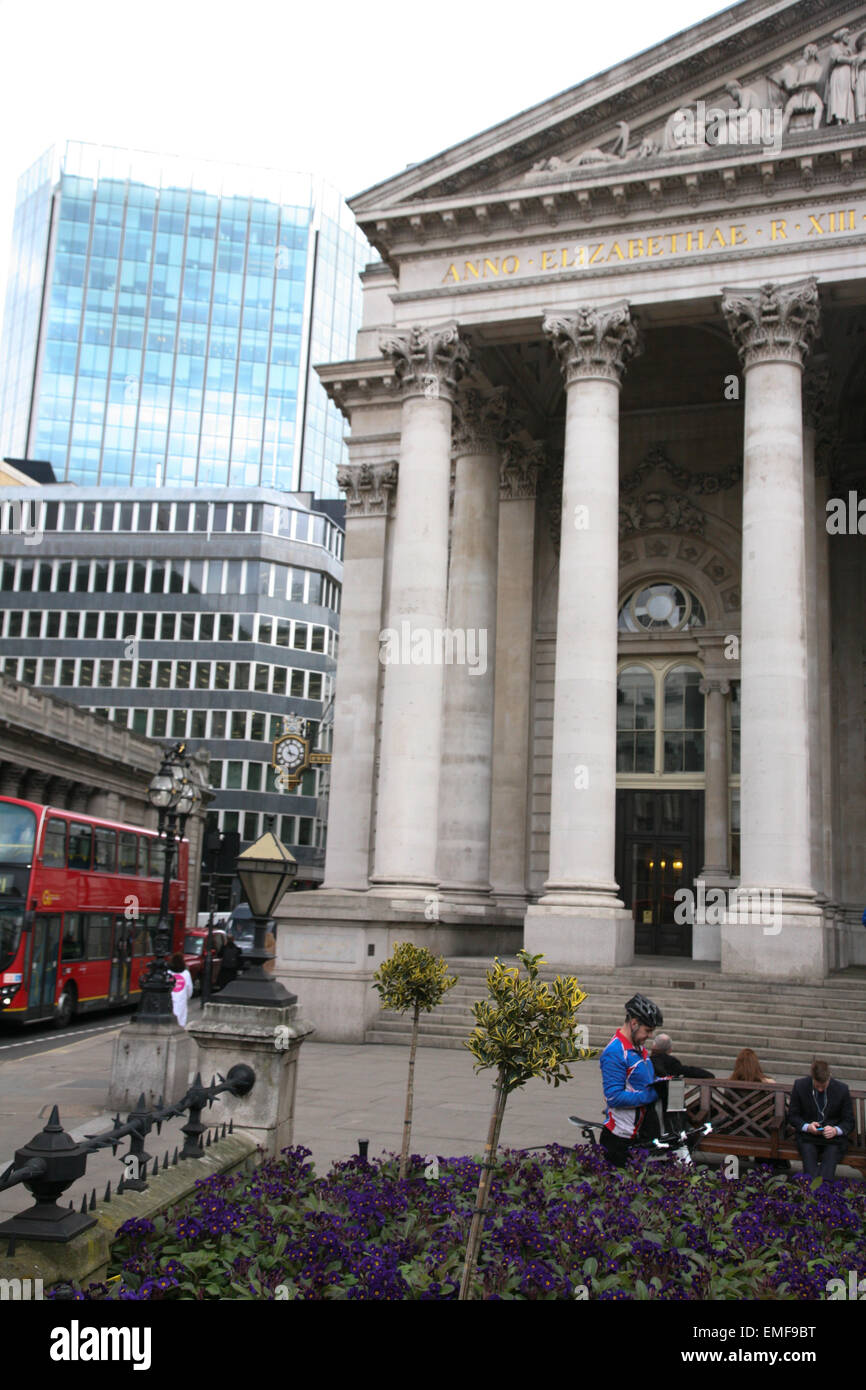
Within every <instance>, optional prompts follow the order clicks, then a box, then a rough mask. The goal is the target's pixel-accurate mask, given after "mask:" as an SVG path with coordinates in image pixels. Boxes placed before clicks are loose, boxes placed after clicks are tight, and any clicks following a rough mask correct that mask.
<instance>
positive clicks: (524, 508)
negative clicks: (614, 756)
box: [490, 441, 543, 908]
mask: <svg viewBox="0 0 866 1390" xmlns="http://www.w3.org/2000/svg"><path fill="white" fill-rule="evenodd" d="M542 458H543V454H542V448H541V446H540V445H530V446H529V447H526V446H524V445H521V444H519V443H517V442H515V441H511V442H509V443H508V444H507V445H506V448H505V455H504V459H503V466H502V475H501V485H500V493H499V582H498V585H497V613H496V647H497V651H498V652H499V653H500V660H499V661H498V662H497V664H496V689H495V696H494V707H493V788H492V798H491V803H492V804H491V812H490V822H491V826H490V881H491V885H492V890H493V893H494V896H495V898H496V901H497V902H498V903H500V904H501V905H502V906H505V907H520V908H522V907H523V906H524V905H525V903H526V894H527V867H528V865H527V856H528V848H529V827H528V814H529V767H530V738H531V729H530V721H531V707H532V652H531V650H530V643H531V641H532V634H533V631H534V623H533V579H534V570H535V492H536V486H537V481H538V470H539V467H540V465H541V462H542ZM503 654H504V659H502V658H503Z"/></svg>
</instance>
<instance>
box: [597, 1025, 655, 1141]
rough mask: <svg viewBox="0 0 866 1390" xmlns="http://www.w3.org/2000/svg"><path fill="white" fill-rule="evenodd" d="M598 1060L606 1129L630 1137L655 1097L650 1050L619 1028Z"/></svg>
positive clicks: (653, 1072)
mask: <svg viewBox="0 0 866 1390" xmlns="http://www.w3.org/2000/svg"><path fill="white" fill-rule="evenodd" d="M599 1063H600V1065H601V1083H602V1086H603V1087H604V1098H605V1101H606V1102H607V1109H608V1117H607V1123H606V1124H605V1129H607V1130H609V1131H610V1133H611V1134H616V1135H618V1136H619V1137H620V1138H622V1139H633V1138H634V1137H635V1135H636V1134H637V1132H638V1130H639V1129H640V1127H641V1124H642V1122H643V1117H644V1111H645V1109H646V1107H647V1106H648V1105H652V1104H653V1103H654V1102H655V1101H656V1100H657V1099H658V1096H657V1094H656V1090H655V1085H654V1082H655V1080H656V1074H655V1071H654V1070H653V1064H652V1062H651V1061H650V1056H649V1053H648V1052H647V1050H646V1048H645V1047H635V1045H634V1043H633V1042H632V1040H631V1038H630V1037H629V1036H628V1034H627V1033H624V1032H623V1031H622V1029H621V1028H618V1029H617V1031H616V1032H615V1033H614V1035H613V1037H612V1038H611V1040H610V1042H609V1043H608V1045H607V1047H606V1048H605V1049H604V1051H603V1052H602V1054H601V1057H600V1058H599Z"/></svg>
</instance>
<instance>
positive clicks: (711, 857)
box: [700, 680, 731, 883]
mask: <svg viewBox="0 0 866 1390" xmlns="http://www.w3.org/2000/svg"><path fill="white" fill-rule="evenodd" d="M730 689H731V687H730V684H729V682H728V681H725V680H704V681H701V684H700V691H701V694H702V695H705V696H706V709H707V729H706V736H707V741H706V759H705V763H704V769H705V777H706V790H705V792H704V867H703V868H702V869H701V878H702V879H704V880H705V881H706V882H707V883H715V882H716V880H717V879H725V880H727V879H728V877H729V876H730V872H731V867H730V863H729V855H728V835H729V830H730V827H729V824H728V821H729V816H728V721H727V696H728V694H729V692H730Z"/></svg>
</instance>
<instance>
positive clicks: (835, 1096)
mask: <svg viewBox="0 0 866 1390" xmlns="http://www.w3.org/2000/svg"><path fill="white" fill-rule="evenodd" d="M788 1124H789V1125H791V1127H792V1128H793V1130H794V1135H795V1138H796V1141H797V1148H798V1149H799V1151H800V1157H801V1159H802V1160H803V1172H804V1173H806V1174H807V1175H808V1176H809V1177H810V1178H815V1177H820V1178H821V1179H822V1180H823V1181H824V1182H832V1181H833V1178H834V1177H835V1175H836V1164H837V1163H838V1162H839V1161H840V1159H841V1158H842V1157H843V1155H844V1153H845V1150H846V1149H847V1147H848V1135H849V1134H851V1132H852V1131H853V1129H854V1107H853V1106H852V1104H851V1092H850V1091H849V1090H848V1087H847V1086H846V1085H845V1082H844V1081H836V1080H835V1079H834V1078H832V1077H831V1076H830V1066H829V1063H827V1062H825V1061H824V1059H823V1057H814V1058H813V1059H812V1067H811V1072H810V1075H809V1076H802V1077H800V1080H799V1081H795V1082H794V1085H793V1087H792V1089H791V1100H790V1104H789V1106H788Z"/></svg>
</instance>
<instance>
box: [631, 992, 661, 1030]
mask: <svg viewBox="0 0 866 1390" xmlns="http://www.w3.org/2000/svg"><path fill="white" fill-rule="evenodd" d="M625 1016H626V1018H636V1019H637V1021H638V1023H643V1024H645V1025H646V1027H647V1028H661V1026H662V1024H663V1023H664V1017H663V1015H662V1011H661V1009H660V1008H659V1006H658V1004H654V1003H653V1001H652V1000H651V999H647V997H646V995H645V994H633V995H632V997H631V999H629V1001H628V1003H627V1004H626V1006H625Z"/></svg>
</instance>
